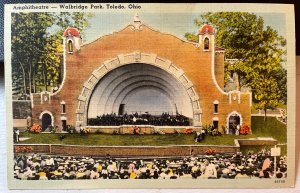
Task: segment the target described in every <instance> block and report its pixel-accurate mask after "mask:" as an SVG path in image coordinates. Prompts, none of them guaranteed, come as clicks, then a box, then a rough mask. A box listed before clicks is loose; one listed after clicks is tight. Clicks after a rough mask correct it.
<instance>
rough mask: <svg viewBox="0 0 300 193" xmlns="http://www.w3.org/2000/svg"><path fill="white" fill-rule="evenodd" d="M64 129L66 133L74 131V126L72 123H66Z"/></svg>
mask: <svg viewBox="0 0 300 193" xmlns="http://www.w3.org/2000/svg"><path fill="white" fill-rule="evenodd" d="M66 130H67V132H68V133H75V127H74V126H73V125H67V129H66Z"/></svg>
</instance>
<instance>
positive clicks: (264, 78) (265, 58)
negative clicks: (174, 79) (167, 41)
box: [185, 12, 286, 110]
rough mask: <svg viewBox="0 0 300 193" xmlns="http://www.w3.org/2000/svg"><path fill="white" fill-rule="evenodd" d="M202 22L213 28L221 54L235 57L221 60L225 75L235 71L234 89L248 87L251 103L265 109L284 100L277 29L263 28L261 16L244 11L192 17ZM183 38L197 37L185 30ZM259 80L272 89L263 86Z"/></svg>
mask: <svg viewBox="0 0 300 193" xmlns="http://www.w3.org/2000/svg"><path fill="white" fill-rule="evenodd" d="M204 21H208V22H209V23H211V24H212V25H213V26H214V27H215V29H216V36H215V42H216V44H217V45H218V46H221V47H223V48H225V50H226V51H225V57H226V58H227V59H236V62H234V64H229V63H228V62H225V71H226V74H228V71H231V70H233V71H234V72H235V73H237V75H238V81H237V82H238V90H240V89H241V87H243V86H247V87H251V89H252V92H253V96H254V102H256V103H258V104H257V106H258V107H260V108H263V109H265V110H266V109H269V108H271V109H272V108H275V107H276V106H277V105H278V102H279V101H280V100H282V101H285V100H286V89H284V87H286V85H285V83H286V70H284V68H283V67H282V64H283V63H284V62H285V61H284V56H285V54H286V51H285V46H286V40H285V39H284V38H283V37H282V36H279V35H278V33H277V31H275V30H274V29H272V28H271V27H270V26H266V27H264V20H263V18H262V17H258V16H257V15H255V14H253V13H247V12H216V13H210V12H209V13H205V14H203V15H201V16H200V19H196V20H195V24H196V25H198V26H201V25H202V24H203V23H204ZM185 37H186V38H187V39H189V40H192V41H195V40H197V36H196V34H193V33H186V34H185ZM279 78H280V81H279ZM270 81H272V82H270ZM262 82H264V83H266V84H267V85H269V86H270V87H271V88H272V90H268V89H264V85H262ZM262 95H264V96H262ZM273 95H276V97H275V96H273ZM268 97H271V99H272V100H271V101H273V102H270V98H268ZM275 101H277V102H275Z"/></svg>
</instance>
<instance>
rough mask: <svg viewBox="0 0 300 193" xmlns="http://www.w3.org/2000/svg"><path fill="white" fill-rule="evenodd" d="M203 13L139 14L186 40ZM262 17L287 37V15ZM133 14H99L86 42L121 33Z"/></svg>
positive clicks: (153, 26)
mask: <svg viewBox="0 0 300 193" xmlns="http://www.w3.org/2000/svg"><path fill="white" fill-rule="evenodd" d="M200 14H201V13H139V16H140V19H141V21H142V23H144V24H146V25H148V26H150V27H152V28H153V29H155V30H158V31H161V32H166V33H170V34H173V35H175V36H177V37H179V38H184V34H185V33H186V32H196V31H197V30H198V27H197V26H196V25H195V24H194V19H196V18H199V15H200ZM257 15H258V16H262V17H263V19H264V21H265V26H271V27H272V28H273V29H275V30H276V31H278V33H279V34H280V35H282V36H284V37H285V36H286V29H285V26H286V24H285V15H284V14H283V13H257ZM133 16H134V14H132V13H101V14H99V13H97V14H95V15H94V16H93V17H92V18H91V19H90V27H89V28H87V29H86V31H85V34H86V37H85V39H84V41H85V42H90V41H93V40H95V39H97V38H99V37H101V36H103V35H107V34H111V33H113V32H117V31H120V30H121V29H123V28H124V27H125V26H127V25H128V24H130V23H131V22H132V21H133Z"/></svg>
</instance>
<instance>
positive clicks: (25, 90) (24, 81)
mask: <svg viewBox="0 0 300 193" xmlns="http://www.w3.org/2000/svg"><path fill="white" fill-rule="evenodd" d="M19 63H20V66H21V68H22V72H23V85H24V93H25V94H27V89H26V88H27V87H26V74H25V70H24V66H23V64H22V63H21V62H19Z"/></svg>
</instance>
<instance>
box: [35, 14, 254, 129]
mask: <svg viewBox="0 0 300 193" xmlns="http://www.w3.org/2000/svg"><path fill="white" fill-rule="evenodd" d="M63 37H64V70H63V72H64V79H63V82H62V84H61V86H60V88H58V90H56V91H55V92H53V93H50V92H41V93H36V94H32V96H31V100H32V120H33V122H35V123H39V124H41V125H42V126H43V127H46V125H52V126H58V127H59V128H61V129H62V128H65V127H66V125H67V124H68V125H74V126H77V127H78V126H79V125H81V126H88V121H87V120H88V119H89V118H94V117H97V116H98V115H102V114H109V113H116V114H118V113H120V112H119V111H120V107H121V106H122V108H125V111H126V112H127V113H131V112H134V111H145V112H146V111H147V112H151V113H152V114H155V112H161V111H162V109H165V110H166V111H168V112H171V113H180V114H182V115H184V116H186V117H188V118H189V119H190V120H191V123H190V126H193V127H195V128H201V127H203V126H206V125H214V127H216V128H219V129H220V130H221V128H224V127H232V126H236V125H237V124H240V125H242V124H247V125H249V126H251V93H250V92H245V93H243V92H240V91H230V92H224V52H225V50H224V49H221V48H218V47H217V46H216V45H215V42H214V39H215V34H214V29H213V27H212V26H211V25H209V24H205V25H203V26H202V27H201V28H200V30H199V42H188V41H185V40H182V39H180V38H177V37H175V36H173V35H170V34H166V33H161V32H159V31H156V30H154V29H152V28H150V27H148V26H147V25H145V24H143V23H142V22H141V21H140V20H139V18H138V17H135V19H134V21H133V23H132V24H130V25H128V26H126V27H125V28H124V29H122V30H120V31H118V32H115V33H112V34H110V35H106V36H103V37H101V38H99V39H96V40H95V41H93V42H91V43H88V44H81V38H80V32H79V31H78V30H77V29H75V28H68V29H67V30H66V31H65V33H64V36H63ZM143 99H144V100H143ZM123 110H124V109H123ZM142 113H143V112H142Z"/></svg>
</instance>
